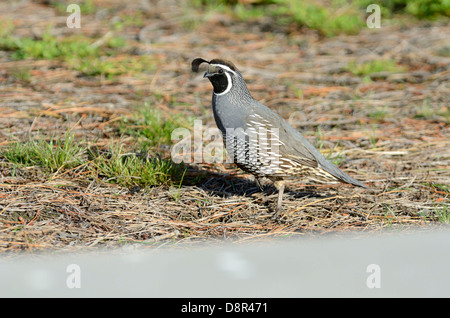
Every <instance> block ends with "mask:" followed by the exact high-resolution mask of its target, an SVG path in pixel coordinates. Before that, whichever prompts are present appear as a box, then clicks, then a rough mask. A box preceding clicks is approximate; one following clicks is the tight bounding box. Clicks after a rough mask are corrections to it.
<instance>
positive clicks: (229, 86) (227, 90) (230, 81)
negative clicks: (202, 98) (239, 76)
mask: <svg viewBox="0 0 450 318" xmlns="http://www.w3.org/2000/svg"><path fill="white" fill-rule="evenodd" d="M231 72H233V71H231ZM225 76H226V77H227V80H228V86H227V89H226V90H224V91H223V92H222V93H219V94H217V93H214V95H216V96H220V95H224V94H226V93H228V92H229V91H230V89H231V87H232V86H233V81H232V80H231V76H230V74H228V73H227V72H225Z"/></svg>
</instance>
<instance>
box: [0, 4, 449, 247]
mask: <svg viewBox="0 0 450 318" xmlns="http://www.w3.org/2000/svg"><path fill="white" fill-rule="evenodd" d="M94 3H95V4H96V5H97V7H96V8H95V10H91V9H89V8H87V9H85V10H86V13H83V12H82V16H81V17H82V18H81V28H79V29H78V28H68V27H67V24H66V21H67V17H68V16H69V14H70V13H67V12H65V10H64V9H65V7H63V8H62V9H61V8H58V7H57V6H55V5H49V4H48V3H47V2H45V1H20V2H18V1H7V2H2V4H0V20H2V21H10V22H11V24H12V25H13V28H11V32H12V33H13V34H14V36H16V37H22V38H25V37H27V38H30V39H34V40H35V41H38V40H40V39H43V38H45V36H46V34H51V36H52V37H54V38H57V39H68V38H72V39H73V40H72V41H74V43H76V44H77V45H79V47H81V44H79V43H81V40H79V41H80V42H77V40H76V39H77V37H78V38H79V39H81V38H83V39H95V43H94V44H93V46H91V48H92V47H94V48H95V47H104V46H105V43H108V44H107V46H108V49H110V50H112V51H114V53H112V54H111V55H109V56H107V57H106V58H105V57H104V56H100V57H97V56H94V60H93V61H94V62H95V63H98V61H107V62H108V63H110V64H107V63H105V64H101V65H100V64H95V65H97V66H99V65H100V66H101V67H104V68H103V69H101V68H100V67H99V69H100V70H99V71H97V69H96V68H95V65H94V64H92V65H87V66H86V65H84V64H80V63H82V62H83V60H82V59H83V58H82V57H81V60H76V61H75V62H73V64H71V60H69V59H65V58H64V57H62V58H61V57H59V58H58V57H57V58H53V57H51V58H47V57H45V56H42V57H38V58H36V57H34V58H33V57H26V56H25V57H24V56H22V57H17V56H14V53H15V51H18V50H17V49H16V50H11V49H6V48H5V49H4V50H1V51H0V147H1V151H2V153H1V154H0V251H1V252H14V251H22V250H25V251H36V250H85V249H92V248H97V247H107V248H109V247H111V248H112V247H117V246H123V245H130V244H139V245H140V246H144V247H154V246H160V245H161V244H166V245H167V244H169V245H170V244H173V245H176V244H181V243H183V242H194V241H198V240H223V239H233V240H237V241H239V242H243V241H255V240H262V239H266V238H273V237H291V236H295V235H322V234H325V233H330V232H331V233H334V232H343V231H366V232H367V231H369V232H378V231H381V230H383V229H395V230H403V229H410V228H417V227H419V228H427V227H431V226H432V225H435V224H446V223H448V222H450V210H449V209H448V204H449V197H450V182H449V181H450V150H449V149H450V139H449V137H450V132H449V123H450V110H449V101H450V90H449V77H450V57H449V53H448V52H449V36H448V35H449V34H450V24H449V23H448V20H444V21H442V20H436V21H431V22H430V21H415V22H414V23H408V21H403V23H400V24H395V23H393V24H387V25H384V24H383V20H382V25H381V28H379V29H369V28H363V29H362V30H361V32H360V33H359V34H358V35H344V34H341V35H337V36H333V37H327V36H323V35H321V34H319V33H318V32H315V31H314V30H308V29H306V28H302V27H298V26H294V25H292V24H288V25H287V24H278V23H276V21H275V20H273V19H272V18H267V19H266V18H255V19H254V20H249V21H242V20H238V21H236V20H235V19H234V18H233V17H232V16H230V15H229V14H226V13H223V12H220V11H217V12H215V11H207V12H205V11H202V10H200V9H194V8H192V7H190V6H189V5H188V4H185V3H184V2H182V3H183V5H180V2H176V1H149V2H145V1H127V2H126V4H125V3H123V2H121V1H94ZM3 36H4V37H6V36H8V35H5V34H4V35H3ZM91 44H92V43H91ZM46 51H48V50H47V49H44V52H46ZM24 52H25V51H23V52H22V53H21V54H26V52H25V53H24ZM102 52H103V53H104V52H108V51H106V49H105V51H102ZM47 53H48V52H47ZM30 54H31V53H30ZM87 54H89V53H87ZM88 57H90V56H89V55H88ZM196 57H203V58H205V59H212V58H216V57H223V58H226V59H230V60H232V61H233V62H234V63H235V64H236V65H237V67H238V68H239V69H240V71H241V72H242V74H243V75H244V77H245V79H246V81H247V83H248V87H249V90H250V91H251V92H252V95H253V97H254V98H255V99H258V100H260V101H261V102H263V103H265V104H266V105H268V106H269V107H271V108H272V109H273V110H275V111H276V112H278V113H279V114H280V115H281V116H282V117H284V118H286V119H287V120H288V121H289V122H290V123H291V124H292V125H293V126H294V127H295V128H297V129H298V130H300V131H301V132H302V133H303V134H304V135H305V136H306V137H307V138H308V139H309V140H310V141H311V142H312V143H313V144H314V145H316V146H317V147H318V148H319V149H320V150H321V151H322V152H323V153H324V155H326V156H328V157H329V158H331V159H332V160H333V162H335V163H336V164H338V165H339V167H340V168H341V169H342V170H344V171H345V172H347V173H348V174H350V175H352V176H353V177H355V178H356V179H358V180H360V181H362V182H364V183H365V184H367V185H368V186H369V187H370V189H369V190H365V189H361V188H355V187H352V186H348V185H318V184H314V183H312V182H308V181H307V180H293V181H292V182H290V183H289V185H288V186H289V190H288V191H286V193H285V197H284V201H283V203H284V210H285V211H284V214H283V216H282V217H281V218H280V219H278V220H274V219H272V215H273V212H274V211H273V206H274V205H275V204H276V200H277V194H276V191H274V190H273V188H272V187H271V185H270V183H269V182H268V183H267V184H266V186H265V189H264V191H260V190H259V188H258V186H257V185H256V184H255V182H254V179H253V177H252V176H250V175H248V174H246V173H244V172H243V171H240V170H239V169H237V168H236V167H234V166H233V165H231V164H227V163H223V164H220V163H217V164H206V163H189V164H186V165H184V166H183V171H184V174H183V176H182V178H180V177H178V179H173V180H172V182H162V183H160V184H158V183H156V184H155V185H153V186H150V185H147V186H142V185H139V184H138V185H134V186H130V185H128V186H127V185H124V184H121V183H119V182H114V180H116V178H111V177H108V176H105V174H104V173H98V172H93V168H92V166H91V163H92V162H93V161H94V160H96V159H95V158H93V157H95V156H96V155H95V154H94V155H92V153H91V154H90V156H88V155H86V153H84V154H83V155H85V157H83V158H84V161H82V162H80V163H78V164H76V165H74V166H71V167H70V168H68V167H67V165H66V166H64V168H61V166H60V168H58V167H56V168H54V169H49V168H48V167H47V168H45V167H44V166H43V165H39V164H23V163H17V162H14V161H13V160H12V159H10V158H8V157H7V156H6V155H5V153H6V152H7V151H8V149H11V147H13V146H14V144H19V145H22V144H24V143H25V142H27V141H29V140H44V141H45V142H47V143H49V142H50V141H51V140H53V139H58V140H63V139H64V134H66V133H67V132H68V131H70V133H71V134H73V137H74V138H75V139H76V140H80V141H82V142H83V144H86V145H88V147H89V149H94V148H95V149H100V150H99V151H104V149H107V148H108V146H109V145H111V144H121V145H123V146H124V147H126V149H129V151H130V152H134V153H136V152H139V151H143V149H141V147H140V145H141V144H140V141H139V140H138V139H139V138H138V137H136V135H135V134H131V133H127V131H126V129H125V130H124V128H123V127H124V125H127V123H128V124H129V125H131V123H132V122H134V121H133V120H136V114H140V113H139V109H142V108H150V109H155V110H159V114H161V116H162V118H161V121H164V120H168V119H170V118H173V117H175V116H177V114H178V115H179V114H181V115H182V117H189V118H195V119H198V120H202V123H203V125H204V126H205V127H214V125H215V124H214V119H213V115H212V110H211V106H210V104H211V92H212V89H211V85H210V83H209V82H208V81H207V80H204V79H203V78H202V76H201V75H200V74H196V73H192V72H191V70H190V62H191V61H192V59H194V58H196ZM80 61H81V62H80ZM130 61H131V62H130ZM77 63H78V64H77ZM83 65H84V66H83ZM137 116H139V115H137ZM134 128H135V129H137V130H139V129H141V128H142V129H143V128H145V127H140V126H136V127H134ZM66 142H67V140H66ZM155 144H156V146H155ZM170 146H171V144H170V143H169V144H168V143H166V142H155V143H154V144H153V146H152V147H149V148H146V149H145V150H149V149H151V151H152V154H153V155H155V153H157V155H158V156H161V157H164V158H166V157H167V155H168V154H170V151H169V149H170ZM52 147H53V148H55V147H57V144H55V145H53V146H52ZM127 151H128V150H127ZM98 153H100V152H98ZM97 155H98V154H97ZM138 177H139V176H136V178H138Z"/></svg>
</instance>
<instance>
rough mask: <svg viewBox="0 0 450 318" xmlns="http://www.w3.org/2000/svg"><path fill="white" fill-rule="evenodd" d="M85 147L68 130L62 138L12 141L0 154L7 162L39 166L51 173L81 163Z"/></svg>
mask: <svg viewBox="0 0 450 318" xmlns="http://www.w3.org/2000/svg"><path fill="white" fill-rule="evenodd" d="M86 149H87V148H86V144H85V143H83V142H79V141H76V140H75V137H74V135H73V134H72V133H70V132H68V133H66V134H65V136H64V139H57V138H55V137H52V138H50V139H49V140H46V139H44V138H42V139H39V140H29V141H25V142H14V143H12V144H11V145H9V146H7V147H6V149H4V150H3V151H2V156H3V157H4V158H5V159H6V160H8V161H9V162H12V163H16V164H20V165H24V166H41V167H43V168H45V169H46V170H48V171H49V172H52V173H53V172H56V171H60V170H62V169H70V168H74V167H77V166H78V165H80V164H82V163H83V156H84V154H85V153H86Z"/></svg>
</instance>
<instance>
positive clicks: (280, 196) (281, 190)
mask: <svg viewBox="0 0 450 318" xmlns="http://www.w3.org/2000/svg"><path fill="white" fill-rule="evenodd" d="M275 187H277V189H278V202H277V210H276V212H275V214H274V215H273V217H272V218H273V219H278V218H279V217H280V214H281V213H282V212H284V209H283V207H282V204H281V203H282V202H283V193H284V188H285V187H286V184H285V183H284V181H276V182H275Z"/></svg>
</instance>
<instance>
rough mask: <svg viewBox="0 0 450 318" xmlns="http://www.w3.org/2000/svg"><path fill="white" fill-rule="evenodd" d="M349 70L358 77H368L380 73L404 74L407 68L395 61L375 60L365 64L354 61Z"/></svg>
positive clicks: (349, 65)
mask: <svg viewBox="0 0 450 318" xmlns="http://www.w3.org/2000/svg"><path fill="white" fill-rule="evenodd" d="M348 70H349V71H350V72H351V73H353V74H354V75H356V76H367V75H370V74H374V73H379V72H403V71H405V68H404V67H403V66H401V65H398V64H397V63H396V62H395V61H394V60H389V59H388V60H373V61H368V62H364V63H359V62H355V61H352V62H350V63H349V64H348Z"/></svg>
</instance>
